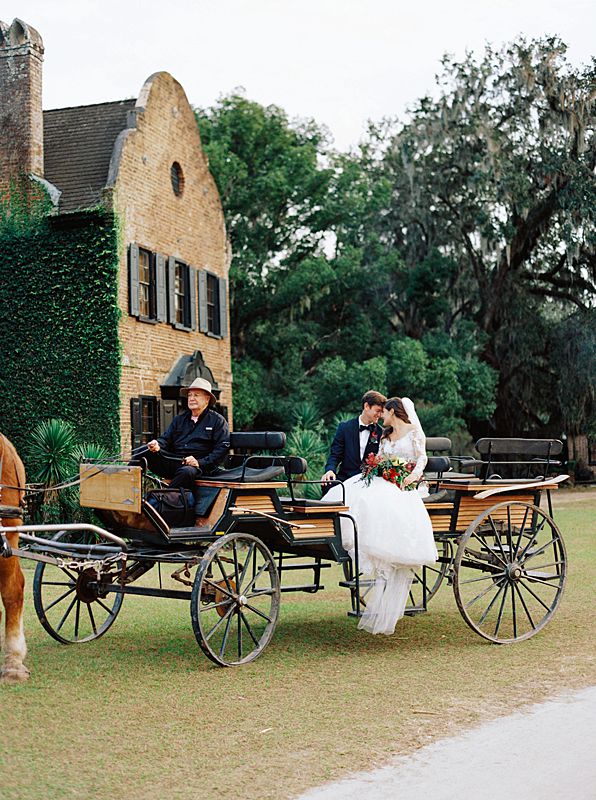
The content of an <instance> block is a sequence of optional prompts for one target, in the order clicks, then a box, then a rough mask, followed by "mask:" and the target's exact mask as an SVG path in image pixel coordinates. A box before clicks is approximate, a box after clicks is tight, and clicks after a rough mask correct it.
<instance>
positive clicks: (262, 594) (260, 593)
mask: <svg viewBox="0 0 596 800" xmlns="http://www.w3.org/2000/svg"><path fill="white" fill-rule="evenodd" d="M243 594H244V592H243ZM271 594H275V589H255V590H254V592H252V594H245V595H244V596H245V597H246V599H247V600H250V598H251V597H265V596H267V595H271Z"/></svg>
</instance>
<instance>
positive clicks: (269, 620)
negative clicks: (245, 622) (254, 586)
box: [245, 603, 271, 622]
mask: <svg viewBox="0 0 596 800" xmlns="http://www.w3.org/2000/svg"><path fill="white" fill-rule="evenodd" d="M245 608H250V610H251V611H252V612H253V613H254V614H258V615H259V617H263V619H266V620H267V622H271V617H268V616H267V614H264V613H263V612H262V611H259V609H258V608H255V607H254V606H251V604H250V603H247V604H246V606H245Z"/></svg>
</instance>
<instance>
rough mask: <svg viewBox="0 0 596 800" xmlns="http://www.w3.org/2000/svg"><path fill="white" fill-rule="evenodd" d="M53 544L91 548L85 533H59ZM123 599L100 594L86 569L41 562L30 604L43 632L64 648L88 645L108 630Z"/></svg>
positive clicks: (94, 576) (91, 539) (90, 538)
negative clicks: (62, 543) (68, 645)
mask: <svg viewBox="0 0 596 800" xmlns="http://www.w3.org/2000/svg"><path fill="white" fill-rule="evenodd" d="M53 539H54V541H61V542H64V543H65V544H67V543H68V542H73V543H78V544H94V543H96V542H97V539H96V537H95V535H94V534H93V533H90V532H88V531H59V532H58V533H57V534H56V536H54V537H53ZM123 600H124V595H123V594H121V593H119V592H101V591H100V589H99V584H98V580H97V573H96V571H95V570H94V569H93V568H92V567H89V568H87V569H85V570H82V571H78V570H77V571H75V570H72V569H69V568H67V567H64V568H61V567H57V566H54V565H53V564H46V563H43V562H40V563H39V564H38V565H37V568H36V570H35V577H34V578H33V602H34V605H35V611H36V612H37V616H38V618H39V621H40V622H41V624H42V626H43V627H44V628H45V630H46V631H47V632H48V633H49V634H50V636H53V637H54V639H57V640H58V641H59V642H62V643H63V644H75V643H77V644H78V643H80V642H90V641H92V640H93V639H99V637H100V636H103V634H104V633H105V632H106V631H107V630H108V628H110V627H111V625H112V624H113V622H114V620H115V619H116V617H117V616H118V612H119V611H120V608H121V606H122V601H123Z"/></svg>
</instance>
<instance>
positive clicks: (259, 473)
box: [200, 466, 284, 483]
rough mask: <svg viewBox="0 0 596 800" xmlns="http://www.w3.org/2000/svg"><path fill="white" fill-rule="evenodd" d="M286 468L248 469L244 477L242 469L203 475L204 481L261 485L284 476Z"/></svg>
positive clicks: (201, 478)
mask: <svg viewBox="0 0 596 800" xmlns="http://www.w3.org/2000/svg"><path fill="white" fill-rule="evenodd" d="M283 471H284V468H283V467H280V466H271V467H265V468H264V469H254V468H253V467H246V469H245V470H244V475H243V474H242V473H243V470H242V467H234V468H233V469H221V470H219V471H218V472H213V473H212V474H211V475H201V477H200V480H202V481H241V482H244V483H261V482H266V481H272V480H274V479H275V478H277V477H279V476H280V475H282V474H283Z"/></svg>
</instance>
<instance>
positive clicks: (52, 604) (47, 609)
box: [44, 586, 76, 613]
mask: <svg viewBox="0 0 596 800" xmlns="http://www.w3.org/2000/svg"><path fill="white" fill-rule="evenodd" d="M75 588H76V587H74V586H72V587H71V588H70V589H69V590H68V591H67V592H64V594H61V595H60V597H59V598H58V599H57V600H53V601H52V602H51V603H50V605H49V606H46V607H45V609H44V611H45V612H46V613H47V612H48V611H49V610H50V608H53V607H54V606H55V605H57V604H58V603H59V602H60V601H61V600H64V598H65V597H68V595H69V594H72V593H73V592H74V590H75Z"/></svg>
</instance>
